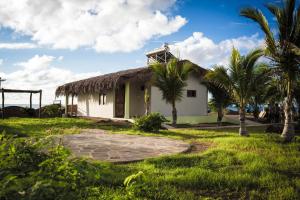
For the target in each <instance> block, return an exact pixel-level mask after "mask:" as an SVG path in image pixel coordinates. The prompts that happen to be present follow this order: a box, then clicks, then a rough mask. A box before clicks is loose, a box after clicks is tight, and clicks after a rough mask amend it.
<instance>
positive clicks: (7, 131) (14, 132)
mask: <svg viewBox="0 0 300 200" xmlns="http://www.w3.org/2000/svg"><path fill="white" fill-rule="evenodd" d="M0 133H5V134H6V135H9V136H13V137H28V134H25V133H22V132H20V131H19V130H17V129H15V128H12V127H9V126H4V125H0Z"/></svg>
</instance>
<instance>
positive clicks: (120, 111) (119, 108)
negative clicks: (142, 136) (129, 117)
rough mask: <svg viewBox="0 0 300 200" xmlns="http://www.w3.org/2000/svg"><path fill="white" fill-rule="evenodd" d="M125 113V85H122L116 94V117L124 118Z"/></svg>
mask: <svg viewBox="0 0 300 200" xmlns="http://www.w3.org/2000/svg"><path fill="white" fill-rule="evenodd" d="M124 115H125V85H121V86H120V87H119V88H118V89H117V90H116V94H115V117H120V118H124Z"/></svg>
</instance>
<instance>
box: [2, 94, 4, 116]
mask: <svg viewBox="0 0 300 200" xmlns="http://www.w3.org/2000/svg"><path fill="white" fill-rule="evenodd" d="M2 119H4V89H2Z"/></svg>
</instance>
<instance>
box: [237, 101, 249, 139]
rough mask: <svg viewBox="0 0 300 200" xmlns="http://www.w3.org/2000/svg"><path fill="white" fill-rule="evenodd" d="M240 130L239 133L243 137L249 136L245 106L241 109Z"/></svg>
mask: <svg viewBox="0 0 300 200" xmlns="http://www.w3.org/2000/svg"><path fill="white" fill-rule="evenodd" d="M239 113H240V130H239V133H240V135H241V136H248V135H249V134H248V131H247V130H246V123H245V119H246V117H245V106H244V105H241V107H240V112H239Z"/></svg>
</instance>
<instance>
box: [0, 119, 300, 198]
mask: <svg viewBox="0 0 300 200" xmlns="http://www.w3.org/2000/svg"><path fill="white" fill-rule="evenodd" d="M0 128H1V129H2V130H3V129H5V130H6V132H7V134H11V135H16V134H19V135H20V136H31V137H38V138H41V137H44V136H47V135H55V134H72V133H79V132H80V129H81V128H103V129H106V130H108V131H110V132H111V133H121V134H141V135H159V136H162V137H170V138H174V139H181V140H185V141H187V142H192V143H200V144H206V145H207V144H209V148H208V149H207V150H205V151H201V152H193V153H187V154H179V155H174V156H164V157H159V158H153V159H147V160H144V161H141V162H136V163H131V164H121V165H115V164H110V163H104V162H89V164H88V165H89V167H86V168H84V170H86V171H87V170H91V169H92V168H91V166H92V167H93V169H94V168H96V169H97V171H98V172H99V173H100V178H99V181H97V182H96V183H94V184H93V191H94V190H97V191H98V196H97V198H100V199H134V198H136V199H191V200H192V199H278V200H280V199H300V139H299V137H296V139H295V141H293V142H292V143H290V144H283V143H282V142H281V140H280V137H279V135H277V134H265V133H263V129H262V128H261V127H260V128H251V129H249V130H250V133H251V136H250V137H240V136H238V134H237V130H236V129H223V130H219V131H213V130H209V131H202V130H188V129H180V130H172V131H166V130H164V131H161V132H159V133H142V132H138V131H134V130H131V129H130V128H129V127H123V126H115V125H112V124H107V123H96V122H95V121H90V120H84V119H63V118H57V119H17V118H14V119H6V120H4V121H1V122H0ZM25 138H30V137H25ZM75 162H80V161H79V160H78V161H75ZM139 171H142V172H143V174H144V176H143V179H142V180H140V181H139V182H138V181H137V183H139V184H137V185H136V187H132V188H129V189H127V190H126V189H125V187H124V184H123V181H124V179H125V178H126V177H127V176H129V175H131V174H135V173H138V172H139ZM0 176H1V173H0ZM87 184H88V183H87ZM0 187H1V186H0ZM2 189H3V187H2ZM133 190H134V192H133ZM0 194H2V195H3V193H1V192H0ZM89 198H90V199H97V198H93V197H89ZM0 199H1V197H0ZM25 199H26V198H25ZM62 199H63V198H62ZM65 199H67V198H66V197H65ZM86 199H87V197H86Z"/></svg>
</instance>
